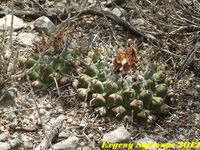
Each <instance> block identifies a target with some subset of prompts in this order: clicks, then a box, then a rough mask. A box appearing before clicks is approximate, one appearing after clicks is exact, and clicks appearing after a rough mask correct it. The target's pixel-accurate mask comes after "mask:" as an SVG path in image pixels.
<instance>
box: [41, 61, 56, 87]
mask: <svg viewBox="0 0 200 150" xmlns="http://www.w3.org/2000/svg"><path fill="white" fill-rule="evenodd" d="M52 72H53V69H52V67H51V65H47V64H43V65H41V66H40V81H41V82H43V83H45V84H50V83H52V82H53V81H52V80H51V79H50V78H49V75H50V74H51V73H52Z"/></svg>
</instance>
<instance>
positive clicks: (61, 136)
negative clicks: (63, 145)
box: [58, 130, 71, 138]
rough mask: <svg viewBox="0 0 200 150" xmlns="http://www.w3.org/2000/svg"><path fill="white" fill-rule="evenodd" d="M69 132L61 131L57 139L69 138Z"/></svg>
mask: <svg viewBox="0 0 200 150" xmlns="http://www.w3.org/2000/svg"><path fill="white" fill-rule="evenodd" d="M70 134H71V133H70V132H69V131H67V130H66V131H62V132H60V133H59V135H58V138H68V137H69V136H70Z"/></svg>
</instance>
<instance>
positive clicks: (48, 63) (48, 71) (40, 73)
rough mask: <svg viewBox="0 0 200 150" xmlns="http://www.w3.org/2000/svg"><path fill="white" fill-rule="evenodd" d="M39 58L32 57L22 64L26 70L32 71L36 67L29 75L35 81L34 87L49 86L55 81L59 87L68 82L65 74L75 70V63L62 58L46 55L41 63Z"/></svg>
mask: <svg viewBox="0 0 200 150" xmlns="http://www.w3.org/2000/svg"><path fill="white" fill-rule="evenodd" d="M38 61H39V58H37V57H35V56H32V57H30V58H29V59H28V60H26V61H25V62H22V64H25V65H24V66H25V68H26V69H30V68H31V67H33V66H34V65H36V66H35V68H34V69H33V70H32V71H30V72H29V73H28V78H29V80H31V81H33V85H36V86H38V85H40V86H43V85H49V84H51V83H53V82H54V79H56V81H57V82H58V84H59V85H63V84H65V83H66V82H67V81H68V80H67V78H66V77H65V74H71V73H72V72H73V70H74V69H75V66H74V63H73V62H70V61H67V60H65V59H63V58H62V57H60V56H57V57H49V56H47V55H45V56H44V57H43V59H42V60H41V62H38Z"/></svg>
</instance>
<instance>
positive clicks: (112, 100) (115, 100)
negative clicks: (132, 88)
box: [106, 93, 123, 108]
mask: <svg viewBox="0 0 200 150" xmlns="http://www.w3.org/2000/svg"><path fill="white" fill-rule="evenodd" d="M106 102H107V106H108V107H109V108H111V107H114V106H119V105H122V104H123V98H122V97H121V96H120V95H119V94H117V93H113V94H110V95H109V96H108V98H107V101H106Z"/></svg>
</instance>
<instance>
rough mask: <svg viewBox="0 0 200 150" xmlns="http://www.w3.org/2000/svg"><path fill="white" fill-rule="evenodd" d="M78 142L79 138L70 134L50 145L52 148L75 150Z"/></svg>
mask: <svg viewBox="0 0 200 150" xmlns="http://www.w3.org/2000/svg"><path fill="white" fill-rule="evenodd" d="M78 142H79V138H77V137H76V136H71V137H69V138H68V139H66V140H63V141H61V142H58V143H56V144H54V145H53V146H52V147H53V149H54V150H75V149H76V147H77V145H78Z"/></svg>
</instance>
